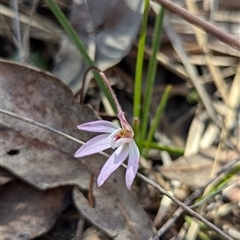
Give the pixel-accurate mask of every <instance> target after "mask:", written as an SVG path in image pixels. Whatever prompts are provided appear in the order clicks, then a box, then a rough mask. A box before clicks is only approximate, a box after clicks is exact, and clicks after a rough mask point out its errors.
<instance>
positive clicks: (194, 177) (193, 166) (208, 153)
mask: <svg viewBox="0 0 240 240" xmlns="http://www.w3.org/2000/svg"><path fill="white" fill-rule="evenodd" d="M216 152H217V149H216V147H211V148H208V149H204V150H201V151H200V152H198V153H196V154H193V155H189V156H186V157H180V158H178V159H177V160H176V161H174V162H172V164H171V165H168V166H163V167H160V172H161V174H162V175H164V176H165V177H167V178H170V179H177V180H179V181H180V182H181V183H183V184H186V185H188V186H189V187H191V188H193V189H196V188H199V187H201V186H202V185H204V184H205V183H206V182H207V181H208V179H209V177H210V174H211V170H212V166H213V161H214V159H215V157H216ZM236 154H237V153H236V152H234V151H230V152H229V153H227V154H226V153H225V154H221V159H220V161H223V162H224V164H225V163H226V161H228V160H231V159H233V158H235V157H236Z"/></svg>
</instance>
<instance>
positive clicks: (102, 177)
mask: <svg viewBox="0 0 240 240" xmlns="http://www.w3.org/2000/svg"><path fill="white" fill-rule="evenodd" d="M128 153H129V147H128V145H123V146H121V147H119V148H118V149H117V150H116V151H115V152H114V153H113V154H112V155H111V156H110V158H109V159H108V160H107V162H106V163H105V164H104V166H103V168H102V169H101V172H100V174H99V176H98V180H97V183H98V186H99V187H100V186H101V185H102V184H103V183H104V182H105V181H106V179H107V178H108V177H109V176H110V175H111V174H112V173H113V172H114V171H115V170H116V169H117V168H118V167H119V166H120V165H121V164H122V163H123V162H124V160H125V159H126V158H127V156H128Z"/></svg>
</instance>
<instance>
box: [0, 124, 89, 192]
mask: <svg viewBox="0 0 240 240" xmlns="http://www.w3.org/2000/svg"><path fill="white" fill-rule="evenodd" d="M0 135H2V136H3V138H4V140H5V141H4V142H3V143H2V154H1V155H0V157H1V166H3V167H5V168H6V169H8V170H9V171H11V172H12V173H13V174H16V175H18V176H19V177H20V178H22V179H23V180H25V181H27V182H29V183H30V184H33V185H34V186H36V187H38V188H40V189H49V188H53V187H58V186H63V185H78V186H79V187H81V188H82V189H84V188H87V187H88V182H89V173H88V172H87V171H86V167H85V166H84V165H83V164H82V162H81V161H79V160H77V159H75V158H74V157H73V156H71V155H69V154H68V153H66V152H65V151H62V150H61V149H59V148H57V147H56V146H52V145H50V144H47V143H44V142H41V141H39V140H37V139H34V138H31V137H26V136H24V135H21V134H20V133H19V132H17V131H15V130H13V129H9V128H6V127H5V128H4V127H2V128H0Z"/></svg>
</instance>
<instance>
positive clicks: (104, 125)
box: [77, 120, 120, 133]
mask: <svg viewBox="0 0 240 240" xmlns="http://www.w3.org/2000/svg"><path fill="white" fill-rule="evenodd" d="M77 128H78V129H79V130H84V131H88V132H101V133H111V132H113V131H115V130H116V129H119V128H120V127H119V126H117V125H116V124H114V123H112V122H109V121H104V120H98V121H94V122H87V123H83V124H81V125H78V126H77Z"/></svg>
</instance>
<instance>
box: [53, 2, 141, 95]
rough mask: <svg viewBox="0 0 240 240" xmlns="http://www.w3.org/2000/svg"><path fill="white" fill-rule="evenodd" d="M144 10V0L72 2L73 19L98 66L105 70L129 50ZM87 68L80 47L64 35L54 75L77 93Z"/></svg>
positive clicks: (71, 18)
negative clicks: (78, 48) (79, 50)
mask: <svg viewBox="0 0 240 240" xmlns="http://www.w3.org/2000/svg"><path fill="white" fill-rule="evenodd" d="M142 12H143V0H114V1H108V0H102V1H99V0H87V1H73V5H72V7H71V16H70V20H71V23H72V25H73V26H74V28H75V30H76V31H77V33H78V35H79V36H80V38H81V40H82V41H83V43H84V44H85V46H86V49H87V50H88V53H89V55H90V57H91V58H92V59H93V60H94V62H95V65H96V66H97V67H98V68H100V69H101V70H102V71H105V70H106V69H108V68H109V67H111V66H114V65H115V64H117V63H118V62H120V61H121V60H122V58H123V57H125V56H126V55H127V53H128V52H129V51H130V49H131V47H132V44H133V42H134V40H135V38H136V36H137V34H138V32H139V28H140V23H141V20H142ZM85 70H86V66H85V64H84V63H83V60H82V58H81V56H80V54H79V52H78V50H77V48H76V47H75V45H73V43H72V42H71V41H70V40H69V39H68V38H66V37H65V38H64V39H63V41H62V43H61V48H60V51H59V54H58V56H57V57H56V66H55V69H54V74H55V75H56V76H58V77H59V78H60V79H61V80H62V81H63V82H64V83H65V84H66V85H67V86H69V87H70V88H71V89H72V91H73V92H74V93H76V92H78V91H79V90H80V88H81V84H82V78H83V74H84V73H85Z"/></svg>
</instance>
